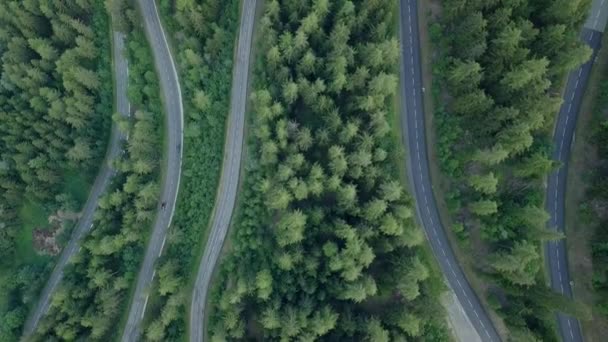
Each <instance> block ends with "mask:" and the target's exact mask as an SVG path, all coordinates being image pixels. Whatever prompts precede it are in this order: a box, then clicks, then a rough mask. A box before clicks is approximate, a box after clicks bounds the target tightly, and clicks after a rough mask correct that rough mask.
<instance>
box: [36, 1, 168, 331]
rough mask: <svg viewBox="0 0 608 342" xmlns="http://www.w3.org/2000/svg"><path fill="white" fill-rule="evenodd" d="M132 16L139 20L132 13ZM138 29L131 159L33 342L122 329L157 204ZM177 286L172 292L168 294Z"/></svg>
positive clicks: (132, 51) (153, 114)
mask: <svg viewBox="0 0 608 342" xmlns="http://www.w3.org/2000/svg"><path fill="white" fill-rule="evenodd" d="M127 12H130V15H134V13H135V12H134V10H133V9H128V10H127ZM128 15H129V14H128ZM133 27H135V28H134V30H133V31H132V32H130V33H129V34H128V36H127V42H128V44H127V45H128V58H129V70H130V73H129V75H130V77H129V89H128V90H129V95H130V96H129V100H130V103H131V105H132V107H133V108H135V115H133V117H132V124H131V125H128V127H129V131H128V136H129V140H128V141H127V142H125V147H124V148H125V154H123V155H122V156H121V157H120V158H119V159H118V160H116V161H114V165H115V166H116V168H117V174H116V176H115V177H114V179H113V181H112V184H111V186H110V189H109V190H108V192H107V193H106V194H104V195H103V196H102V197H101V198H100V200H99V207H98V209H97V211H96V212H95V218H94V223H93V229H92V231H91V233H90V234H89V235H88V236H87V237H86V238H85V239H84V241H83V243H82V250H81V251H80V252H79V253H78V254H77V255H76V256H75V257H74V258H73V259H72V260H71V264H70V266H69V268H68V269H66V270H65V271H64V272H65V275H64V278H63V282H62V283H61V285H60V287H59V289H58V290H57V291H56V293H55V294H54V295H53V297H52V300H51V304H50V308H49V311H48V313H47V314H46V315H45V316H44V318H43V319H42V321H41V322H40V323H39V325H38V328H37V330H36V332H35V334H34V336H33V340H34V341H48V340H77V339H84V340H92V341H107V340H109V339H111V338H115V337H116V334H117V329H115V328H116V322H118V321H119V320H120V317H121V315H122V313H123V311H124V309H125V307H126V305H127V303H128V294H129V288H130V287H131V286H132V284H133V280H134V279H135V278H136V276H137V272H138V269H139V267H140V261H141V258H142V257H143V250H144V243H145V240H146V236H147V228H148V227H150V226H151V224H152V221H153V219H154V217H155V212H156V208H157V205H158V199H159V198H158V197H159V189H158V183H157V182H158V178H159V176H160V163H159V160H160V158H161V155H160V146H161V141H162V138H161V136H162V131H161V122H162V116H161V112H160V108H161V107H162V106H161V102H160V96H159V94H160V89H159V85H158V80H157V79H156V76H155V73H154V72H153V70H154V66H153V61H152V58H151V53H150V50H149V48H148V46H147V42H146V39H145V36H144V34H143V31H142V30H141V28H139V27H138V26H137V25H133ZM139 75H146V77H140V76H139ZM172 272H174V271H173V269H172V268H171V266H170V265H168V266H165V267H163V268H162V269H161V270H160V272H159V275H160V277H162V278H170V277H171V274H172ZM178 285H179V284H175V283H171V284H170V285H169V284H167V285H166V286H165V288H163V290H164V291H170V290H171V289H172V288H175V287H177V286H178Z"/></svg>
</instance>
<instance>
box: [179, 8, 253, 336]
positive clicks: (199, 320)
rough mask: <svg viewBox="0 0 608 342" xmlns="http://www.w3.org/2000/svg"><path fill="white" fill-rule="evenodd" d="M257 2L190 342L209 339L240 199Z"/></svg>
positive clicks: (244, 44)
mask: <svg viewBox="0 0 608 342" xmlns="http://www.w3.org/2000/svg"><path fill="white" fill-rule="evenodd" d="M256 2H257V1H256V0H244V1H241V3H242V9H241V19H240V28H239V38H238V46H237V51H236V65H235V68H234V72H233V75H232V91H231V95H230V96H231V105H230V113H229V117H228V127H227V131H226V143H225V146H224V161H223V165H222V175H221V178H220V185H219V188H218V193H217V198H216V201H215V207H214V209H213V216H212V222H211V231H210V233H209V238H208V240H207V244H206V246H205V251H204V252H203V257H202V259H201V262H200V264H199V269H198V274H197V276H196V282H195V284H194V291H193V293H192V304H191V307H190V342H202V341H203V340H204V338H205V327H204V322H205V304H206V301H207V293H208V292H209V286H210V283H211V276H212V273H213V270H214V268H215V266H216V264H217V262H218V258H219V255H220V251H221V249H222V245H223V244H224V239H225V238H226V234H227V232H228V227H229V226H230V220H231V218H232V213H233V210H234V207H235V203H236V198H237V188H238V181H239V173H240V169H241V160H242V154H243V137H244V128H245V109H246V104H247V86H248V82H249V64H250V60H249V58H250V55H251V41H252V37H253V29H254V21H255V8H256Z"/></svg>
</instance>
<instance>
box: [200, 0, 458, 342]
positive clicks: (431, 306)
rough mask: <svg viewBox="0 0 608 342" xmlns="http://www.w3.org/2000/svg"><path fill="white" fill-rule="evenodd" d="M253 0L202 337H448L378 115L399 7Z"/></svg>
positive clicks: (389, 113)
mask: <svg viewBox="0 0 608 342" xmlns="http://www.w3.org/2000/svg"><path fill="white" fill-rule="evenodd" d="M264 5H265V10H264V15H263V17H262V19H261V21H260V26H261V27H260V28H259V30H260V32H259V33H258V34H259V37H263V38H261V39H259V40H258V45H257V51H258V55H259V59H258V62H257V67H256V71H255V73H254V84H255V85H254V92H253V94H252V95H251V111H250V113H251V116H250V121H251V139H250V140H251V141H250V144H249V146H250V147H249V152H248V157H247V158H246V163H247V164H246V175H245V181H244V182H245V184H243V192H242V194H241V198H240V206H239V209H238V214H237V217H236V222H235V224H234V227H233V234H232V238H231V242H230V243H229V245H230V250H229V252H228V253H229V254H228V255H227V256H226V257H225V258H224V259H223V261H222V264H221V271H220V273H219V276H218V277H219V278H218V279H217V280H216V282H215V284H216V287H215V288H214V290H213V292H212V294H211V301H212V304H213V307H212V308H211V310H210V314H211V317H210V322H209V324H210V326H209V336H210V338H211V340H212V341H225V340H245V339H247V338H256V339H260V340H306V341H312V340H315V339H324V340H329V341H346V340H350V341H364V340H371V341H401V340H408V339H412V338H417V337H421V336H424V338H425V339H428V340H432V341H441V340H448V335H447V332H446V330H445V328H444V326H443V317H444V313H443V312H442V311H441V309H440V307H439V306H438V302H437V296H438V293H439V292H440V290H441V287H440V285H438V282H437V279H436V278H435V276H434V274H433V273H432V272H431V271H430V269H429V265H428V260H426V259H425V258H424V254H423V253H422V247H421V245H422V243H423V242H424V235H423V233H422V231H421V230H420V229H419V228H418V227H417V226H416V225H415V223H414V219H413V217H412V216H413V209H412V208H413V204H412V200H411V198H410V197H409V195H408V194H407V193H406V192H405V191H404V188H403V186H402V183H401V182H400V180H399V175H398V173H399V171H398V167H397V164H396V160H397V158H396V152H397V151H396V148H395V145H396V141H397V137H396V136H394V131H393V130H392V127H391V124H390V123H389V122H392V119H391V117H393V115H394V113H393V111H394V109H393V108H394V102H393V101H394V96H395V95H396V90H397V85H398V76H397V74H396V72H397V70H398V65H399V56H400V55H399V42H398V40H397V38H396V37H395V35H396V27H397V26H396V21H395V20H396V13H397V7H396V5H397V3H396V2H395V1H385V0H379V1H331V2H330V1H325V0H318V1H288V0H285V1H277V0H271V1H266V2H265V4H264ZM202 323H203V322H201V324H202Z"/></svg>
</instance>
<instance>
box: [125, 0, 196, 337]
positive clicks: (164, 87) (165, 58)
mask: <svg viewBox="0 0 608 342" xmlns="http://www.w3.org/2000/svg"><path fill="white" fill-rule="evenodd" d="M137 3H138V4H139V8H140V10H141V13H142V17H143V20H144V29H145V31H146V36H147V38H148V41H149V43H150V47H151V48H152V54H153V56H154V64H155V66H156V72H157V74H158V77H159V80H160V89H161V93H162V96H163V103H164V107H165V113H166V114H167V121H166V126H165V128H166V134H167V135H166V148H167V151H166V152H165V157H166V160H165V162H166V171H165V175H164V179H163V181H162V189H161V202H164V203H165V207H164V208H162V205H161V204H160V203H159V206H158V208H157V211H158V215H157V216H156V222H155V223H154V229H153V231H152V236H151V237H150V241H149V242H148V249H147V250H146V256H145V257H144V262H143V264H142V266H141V268H140V270H139V275H138V279H137V285H136V287H135V293H134V294H133V299H132V302H131V307H130V309H129V317H128V319H127V325H126V326H125V330H124V332H123V335H122V341H136V340H137V339H138V338H139V335H140V333H141V331H140V330H141V326H140V325H141V321H142V319H143V316H144V313H145V312H146V305H147V304H148V296H149V290H150V288H151V284H152V280H153V279H154V276H155V274H156V271H155V270H154V266H155V262H156V259H157V258H158V257H160V255H161V253H162V251H163V247H164V246H165V241H166V239H167V230H168V228H169V225H170V224H171V219H172V218H173V213H174V211H175V203H176V202H177V192H178V190H179V181H180V174H181V168H182V143H183V139H184V134H183V133H184V131H183V128H184V109H183V107H182V92H181V88H180V85H179V79H178V76H177V70H176V68H175V62H174V60H173V56H172V55H171V51H170V50H169V44H168V43H167V37H166V36H165V31H164V30H163V27H162V24H161V21H160V17H159V15H158V10H157V8H156V3H155V1H154V0H138V1H137Z"/></svg>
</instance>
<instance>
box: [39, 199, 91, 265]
mask: <svg viewBox="0 0 608 342" xmlns="http://www.w3.org/2000/svg"><path fill="white" fill-rule="evenodd" d="M79 217H80V215H79V214H77V213H74V212H69V211H61V210H59V211H57V212H56V213H55V215H51V216H49V225H48V226H46V227H37V228H35V229H34V231H33V232H32V235H33V244H34V250H35V251H36V253H38V254H41V255H51V256H54V255H57V254H59V252H61V248H62V246H61V244H60V241H59V239H58V237H59V236H60V235H61V234H62V233H63V231H64V229H65V227H66V226H67V225H69V224H70V223H73V222H76V220H78V218H79Z"/></svg>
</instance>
